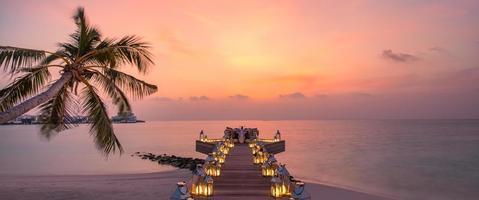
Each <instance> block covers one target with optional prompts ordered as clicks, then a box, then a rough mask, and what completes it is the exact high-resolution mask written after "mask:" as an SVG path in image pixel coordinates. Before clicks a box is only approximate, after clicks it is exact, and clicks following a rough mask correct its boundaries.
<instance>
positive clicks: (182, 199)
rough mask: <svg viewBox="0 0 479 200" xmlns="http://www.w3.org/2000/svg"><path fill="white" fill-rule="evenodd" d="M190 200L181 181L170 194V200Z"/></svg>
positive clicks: (184, 183) (186, 189)
mask: <svg viewBox="0 0 479 200" xmlns="http://www.w3.org/2000/svg"><path fill="white" fill-rule="evenodd" d="M190 199H192V198H191V196H190V193H189V192H188V187H186V182H184V181H181V182H178V183H177V184H176V190H175V191H174V192H173V194H171V196H170V200H190Z"/></svg>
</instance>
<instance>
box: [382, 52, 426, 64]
mask: <svg viewBox="0 0 479 200" xmlns="http://www.w3.org/2000/svg"><path fill="white" fill-rule="evenodd" d="M382 57H383V58H386V59H389V60H392V61H395V62H401V63H405V62H412V61H416V60H419V58H418V57H417V56H414V55H411V54H407V53H400V52H399V53H395V52H393V51H392V50H391V49H387V50H384V51H383V53H382Z"/></svg>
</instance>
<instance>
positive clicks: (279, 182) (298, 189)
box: [248, 131, 311, 200]
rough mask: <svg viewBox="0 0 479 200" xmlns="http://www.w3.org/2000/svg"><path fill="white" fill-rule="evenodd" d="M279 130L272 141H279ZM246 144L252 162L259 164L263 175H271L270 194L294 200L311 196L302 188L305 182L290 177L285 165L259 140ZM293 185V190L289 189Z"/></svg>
mask: <svg viewBox="0 0 479 200" xmlns="http://www.w3.org/2000/svg"><path fill="white" fill-rule="evenodd" d="M280 140H281V135H280V133H279V131H278V132H277V133H276V135H275V137H274V141H275V142H277V141H280ZM248 146H249V147H250V149H251V153H252V154H253V163H254V164H257V165H261V174H262V175H263V176H264V177H271V186H270V190H271V196H272V197H276V198H280V197H290V198H291V199H295V200H310V199H311V196H310V195H309V193H307V192H306V191H305V190H304V187H305V183H304V182H302V181H299V180H294V179H292V177H291V175H290V174H289V172H288V170H287V169H286V166H285V165H284V164H279V163H278V161H277V160H276V158H275V157H274V155H273V154H270V153H268V152H267V151H266V150H265V148H264V144H263V142H261V141H257V140H253V141H251V142H250V143H249V144H248ZM291 187H293V191H291Z"/></svg>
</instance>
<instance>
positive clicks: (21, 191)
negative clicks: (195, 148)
mask: <svg viewBox="0 0 479 200" xmlns="http://www.w3.org/2000/svg"><path fill="white" fill-rule="evenodd" d="M190 177H191V173H190V172H189V171H187V170H174V171H170V172H159V173H148V174H131V175H81V176H80V175H79V176H0V199H8V200H27V199H28V200H30V199H35V200H37V199H38V200H43V199H45V200H46V199H49V200H55V199H62V200H63V199H68V200H77V199H78V200H80V199H81V200H95V199H99V200H100V199H101V200H106V199H111V200H131V199H139V200H149V199H151V200H153V199H154V200H163V199H165V200H167V199H168V198H169V196H170V194H171V192H172V191H173V190H174V188H175V184H176V182H178V181H181V180H189V178H190ZM306 187H307V190H308V191H309V192H310V193H311V194H312V197H313V199H327V200H387V199H386V198H382V197H378V196H373V195H369V194H365V193H360V192H355V191H351V190H346V189H341V188H337V187H331V186H325V185H320V184H307V185H306Z"/></svg>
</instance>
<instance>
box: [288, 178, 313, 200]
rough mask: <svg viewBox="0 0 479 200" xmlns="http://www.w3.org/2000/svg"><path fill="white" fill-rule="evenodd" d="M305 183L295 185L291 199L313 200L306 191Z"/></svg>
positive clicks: (299, 182) (298, 182)
mask: <svg viewBox="0 0 479 200" xmlns="http://www.w3.org/2000/svg"><path fill="white" fill-rule="evenodd" d="M304 185H305V184H304V182H302V181H297V182H296V183H294V190H293V193H292V194H291V197H292V198H293V199H295V200H311V195H310V194H309V193H308V192H306V191H305V190H304Z"/></svg>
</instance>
